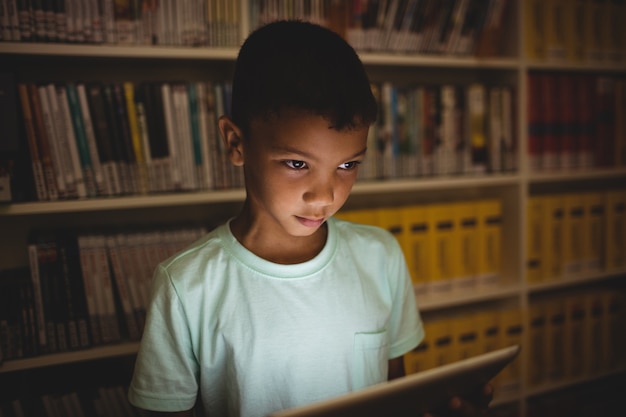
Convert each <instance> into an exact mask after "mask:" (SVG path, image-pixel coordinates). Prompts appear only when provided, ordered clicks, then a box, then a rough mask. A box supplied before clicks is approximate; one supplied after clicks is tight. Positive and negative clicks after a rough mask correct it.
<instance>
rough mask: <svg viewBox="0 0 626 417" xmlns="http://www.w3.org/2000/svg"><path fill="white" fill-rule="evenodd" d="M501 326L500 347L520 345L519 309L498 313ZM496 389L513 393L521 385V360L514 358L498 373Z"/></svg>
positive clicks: (513, 308) (505, 309)
mask: <svg viewBox="0 0 626 417" xmlns="http://www.w3.org/2000/svg"><path fill="white" fill-rule="evenodd" d="M498 316H499V320H500V325H501V330H502V332H501V335H500V337H501V338H502V340H501V342H500V343H501V344H502V346H513V345H520V346H521V345H522V343H523V339H524V337H525V335H524V319H523V314H522V311H521V309H520V308H519V307H508V308H506V307H505V308H503V309H502V310H500V311H498ZM496 381H497V383H496V384H494V385H496V389H498V388H499V389H500V390H502V392H515V391H517V390H518V389H519V388H520V386H521V383H522V360H521V358H520V357H517V358H515V359H514V360H513V361H512V362H511V363H509V364H508V365H507V366H506V367H505V368H504V369H503V370H502V372H500V374H499V375H498V377H497V379H496Z"/></svg>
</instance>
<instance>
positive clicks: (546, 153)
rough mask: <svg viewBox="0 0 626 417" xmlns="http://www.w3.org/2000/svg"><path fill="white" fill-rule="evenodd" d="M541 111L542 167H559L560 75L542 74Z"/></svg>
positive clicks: (547, 168) (549, 168) (550, 168)
mask: <svg viewBox="0 0 626 417" xmlns="http://www.w3.org/2000/svg"><path fill="white" fill-rule="evenodd" d="M539 77H540V81H539V84H540V86H541V87H540V88H541V93H540V94H541V112H542V116H541V118H542V120H543V138H542V153H541V167H542V168H543V169H546V170H553V169H557V168H559V154H560V152H561V144H560V143H559V114H558V111H557V110H558V109H557V105H558V101H557V97H558V94H559V91H558V84H557V82H558V81H557V80H558V77H560V75H556V74H541V75H540V76H539Z"/></svg>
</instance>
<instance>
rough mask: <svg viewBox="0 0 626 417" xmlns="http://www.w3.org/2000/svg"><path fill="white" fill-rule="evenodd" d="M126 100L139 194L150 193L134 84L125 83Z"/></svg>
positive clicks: (123, 86)
mask: <svg viewBox="0 0 626 417" xmlns="http://www.w3.org/2000/svg"><path fill="white" fill-rule="evenodd" d="M122 88H123V90H124V98H125V100H126V113H127V115H128V127H129V130H130V136H131V141H132V146H133V152H134V155H135V161H136V165H137V174H138V175H137V177H138V181H137V182H138V187H137V191H138V192H139V194H147V193H148V165H147V163H146V160H145V157H144V156H145V153H144V151H143V141H142V137H141V132H140V129H139V119H138V116H137V106H136V103H135V86H134V85H133V83H132V82H125V83H123V85H122Z"/></svg>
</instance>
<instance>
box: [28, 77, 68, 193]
mask: <svg viewBox="0 0 626 417" xmlns="http://www.w3.org/2000/svg"><path fill="white" fill-rule="evenodd" d="M36 88H37V93H38V95H39V105H40V107H41V122H42V123H43V132H42V134H43V133H45V136H46V139H47V143H48V148H49V153H50V159H51V163H52V166H53V168H54V169H53V172H54V175H55V184H56V189H57V193H58V198H60V199H64V198H67V197H68V194H69V193H68V190H67V187H66V183H65V175H64V171H65V160H64V158H63V157H62V155H61V149H60V146H59V143H58V140H57V136H58V135H57V131H56V125H55V121H54V120H53V115H52V111H51V109H50V102H49V100H48V90H47V89H46V87H45V86H43V85H37V86H36ZM54 98H56V95H55V97H54Z"/></svg>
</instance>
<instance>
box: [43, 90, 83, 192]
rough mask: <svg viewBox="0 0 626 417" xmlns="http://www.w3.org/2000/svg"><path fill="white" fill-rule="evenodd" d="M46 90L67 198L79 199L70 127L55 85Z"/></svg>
mask: <svg viewBox="0 0 626 417" xmlns="http://www.w3.org/2000/svg"><path fill="white" fill-rule="evenodd" d="M46 89H47V96H48V104H49V106H50V113H51V115H52V122H53V125H54V129H55V131H56V138H55V141H56V143H57V147H58V150H59V156H60V159H61V162H60V163H61V167H62V171H63V175H64V176H65V186H66V188H67V196H68V197H70V198H73V197H77V196H78V191H77V189H76V180H75V178H74V165H73V162H72V158H71V154H70V148H69V146H70V145H69V143H68V142H69V140H68V133H67V129H68V126H67V125H66V124H65V117H64V113H63V110H62V108H61V105H60V103H59V99H58V96H57V92H56V87H55V85H54V84H52V83H50V84H48V85H47V86H46ZM69 129H72V127H71V126H69Z"/></svg>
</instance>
